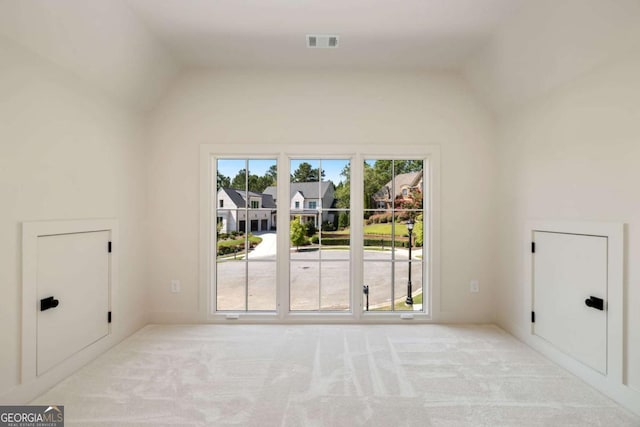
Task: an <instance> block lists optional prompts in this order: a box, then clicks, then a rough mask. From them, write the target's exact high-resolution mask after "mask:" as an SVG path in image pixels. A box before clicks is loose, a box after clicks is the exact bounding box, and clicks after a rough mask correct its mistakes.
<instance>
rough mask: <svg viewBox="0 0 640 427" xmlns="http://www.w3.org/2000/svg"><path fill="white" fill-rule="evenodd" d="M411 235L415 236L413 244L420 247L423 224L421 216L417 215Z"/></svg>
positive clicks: (422, 236)
mask: <svg viewBox="0 0 640 427" xmlns="http://www.w3.org/2000/svg"><path fill="white" fill-rule="evenodd" d="M413 233H414V234H415V235H416V238H415V240H414V243H415V245H416V246H418V247H422V244H423V243H424V224H423V221H422V214H420V215H418V217H417V218H416V224H415V226H414V227H413Z"/></svg>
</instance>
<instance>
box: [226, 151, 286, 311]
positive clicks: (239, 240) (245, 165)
mask: <svg viewBox="0 0 640 427" xmlns="http://www.w3.org/2000/svg"><path fill="white" fill-rule="evenodd" d="M216 162H217V163H216V167H217V182H216V188H217V193H216V200H215V202H214V207H215V208H216V231H217V233H216V243H215V244H216V266H217V274H216V299H217V301H216V309H217V310H274V309H275V273H274V271H275V263H259V261H260V260H263V261H264V260H268V259H272V260H273V259H275V257H276V251H275V249H276V245H275V240H276V237H275V233H274V232H273V230H274V228H275V221H274V220H275V212H276V205H275V200H274V195H275V194H276V192H275V190H273V191H272V192H271V193H267V191H268V189H269V188H270V187H271V188H272V189H275V186H274V184H275V179H276V176H277V166H276V165H277V163H276V161H275V160H273V159H271V160H263V159H218V160H217V161H216ZM247 233H248V234H247ZM256 262H258V263H259V265H255V266H254V263H256ZM247 272H249V276H247ZM267 284H269V285H267ZM250 292H252V294H251V295H252V298H251V299H250V300H251V303H250V304H249V305H250V307H247V300H248V299H249V293H250ZM253 295H255V297H253Z"/></svg>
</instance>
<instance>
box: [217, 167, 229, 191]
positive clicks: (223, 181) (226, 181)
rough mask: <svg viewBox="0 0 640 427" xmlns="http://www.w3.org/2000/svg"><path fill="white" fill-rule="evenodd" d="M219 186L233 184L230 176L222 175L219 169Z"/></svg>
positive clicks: (225, 186) (227, 186) (224, 186)
mask: <svg viewBox="0 0 640 427" xmlns="http://www.w3.org/2000/svg"><path fill="white" fill-rule="evenodd" d="M217 175H218V177H217V178H218V179H217V188H218V189H220V188H229V187H230V186H231V180H230V179H229V177H228V176H224V175H222V174H221V173H220V172H219V171H218V173H217Z"/></svg>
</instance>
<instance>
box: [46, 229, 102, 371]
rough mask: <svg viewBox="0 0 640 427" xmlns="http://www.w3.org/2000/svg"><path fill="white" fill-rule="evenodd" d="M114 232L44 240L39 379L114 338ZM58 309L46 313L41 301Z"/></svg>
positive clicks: (50, 309) (97, 232)
mask: <svg viewBox="0 0 640 427" xmlns="http://www.w3.org/2000/svg"><path fill="white" fill-rule="evenodd" d="M109 235H110V233H109V231H95V232H85V233H72V234H59V235H50V236H40V237H38V259H37V304H38V315H37V375H41V374H43V373H44V372H46V371H48V370H49V369H50V368H52V367H54V366H55V365H57V364H58V363H60V362H62V361H63V360H65V359H67V358H68V357H70V356H72V355H73V354H75V353H76V352H78V351H80V350H82V349H83V348H85V347H87V346H88V345H90V344H92V343H94V342H96V341H97V340H99V339H100V338H102V337H104V336H106V335H108V334H109V323H108V312H109V253H108V245H109ZM48 297H54V299H55V300H57V301H59V303H58V305H57V306H56V307H52V308H49V309H46V310H44V311H41V300H42V299H44V298H48Z"/></svg>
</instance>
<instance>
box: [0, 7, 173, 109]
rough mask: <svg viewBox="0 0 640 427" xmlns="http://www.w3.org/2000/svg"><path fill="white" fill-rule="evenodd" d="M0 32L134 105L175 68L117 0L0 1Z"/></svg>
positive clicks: (153, 96)
mask: <svg viewBox="0 0 640 427" xmlns="http://www.w3.org/2000/svg"><path fill="white" fill-rule="evenodd" d="M0 34H1V35H4V36H6V37H7V38H8V39H10V40H13V41H15V42H17V43H19V44H21V45H22V46H24V47H26V48H27V49H29V50H32V51H34V52H36V53H37V54H38V55H40V56H42V57H43V58H47V59H48V60H49V61H51V62H52V63H54V64H56V65H57V66H59V67H60V68H63V69H65V70H67V71H68V72H70V73H72V74H74V75H75V76H77V78H78V79H81V80H83V81H85V82H87V83H88V84H91V85H92V86H94V87H95V88H96V89H98V90H99V91H101V92H103V94H102V96H107V97H112V98H114V99H117V100H118V102H120V103H126V104H127V105H129V106H131V107H134V108H137V109H145V108H149V107H150V106H153V105H154V104H155V102H156V100H157V98H158V97H159V96H160V95H161V94H162V92H163V90H164V88H165V86H166V85H167V83H168V82H169V81H170V80H171V79H172V78H173V76H174V74H175V73H176V72H177V67H176V65H175V64H174V62H173V60H172V58H171V57H170V56H169V55H168V53H167V52H166V49H164V48H163V47H162V45H161V44H160V43H159V42H158V41H157V40H156V39H154V38H153V37H152V36H151V35H150V34H148V33H147V31H146V29H145V27H144V26H143V25H141V23H140V21H139V20H138V18H137V17H136V16H135V15H134V13H133V12H132V11H131V10H130V9H129V7H128V5H127V4H126V3H125V2H124V1H123V0H108V1H85V0H56V1H41V0H19V1H15V0H0Z"/></svg>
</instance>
